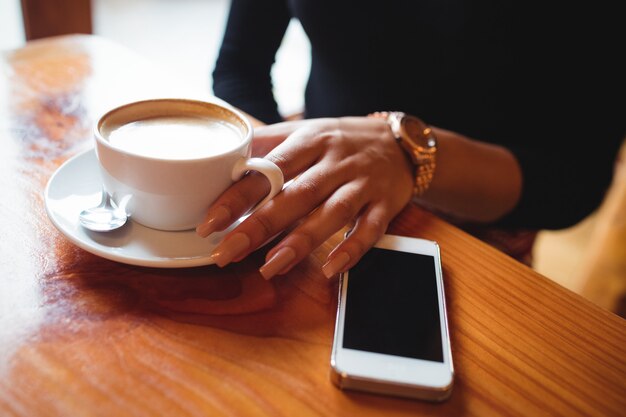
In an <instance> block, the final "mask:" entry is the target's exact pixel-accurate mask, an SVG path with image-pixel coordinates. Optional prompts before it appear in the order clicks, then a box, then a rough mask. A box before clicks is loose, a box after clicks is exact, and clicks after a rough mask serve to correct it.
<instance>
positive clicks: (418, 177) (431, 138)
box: [368, 112, 437, 197]
mask: <svg viewBox="0 0 626 417" xmlns="http://www.w3.org/2000/svg"><path fill="white" fill-rule="evenodd" d="M368 117H372V118H380V119H384V120H385V121H386V122H387V125H388V126H389V128H390V129H391V132H392V134H393V136H394V138H395V139H396V143H397V144H398V145H399V146H400V147H401V148H402V150H403V151H404V152H405V153H406V154H407V156H408V157H409V160H410V162H411V164H412V165H413V167H414V173H413V176H414V184H413V195H414V197H420V196H421V195H422V194H424V193H425V192H426V191H427V190H428V188H429V187H430V184H431V182H432V180H433V177H434V175H435V168H436V166H437V165H436V162H437V161H436V154H437V137H436V136H435V133H434V132H433V130H432V129H431V127H430V126H428V125H427V124H425V123H424V122H423V121H422V120H421V119H419V118H417V117H415V116H412V115H407V114H405V113H402V112H376V113H372V114H370V115H368Z"/></svg>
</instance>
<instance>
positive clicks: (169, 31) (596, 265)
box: [0, 0, 626, 317]
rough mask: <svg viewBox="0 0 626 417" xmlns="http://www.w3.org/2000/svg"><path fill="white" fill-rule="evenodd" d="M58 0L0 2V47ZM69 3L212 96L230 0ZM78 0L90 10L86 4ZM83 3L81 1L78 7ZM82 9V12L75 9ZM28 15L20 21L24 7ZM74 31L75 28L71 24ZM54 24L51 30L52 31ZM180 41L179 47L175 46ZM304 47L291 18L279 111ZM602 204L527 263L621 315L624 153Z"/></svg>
mask: <svg viewBox="0 0 626 417" xmlns="http://www.w3.org/2000/svg"><path fill="white" fill-rule="evenodd" d="M56 1H57V0H0V50H10V49H13V48H18V47H20V46H23V45H24V44H25V42H26V40H27V39H34V38H37V37H42V36H47V35H48V34H49V33H46V32H45V30H44V31H42V32H41V31H40V32H38V30H39V29H41V26H42V25H41V22H38V21H36V20H35V18H36V19H39V18H41V17H45V16H46V15H49V16H52V17H54V18H56V16H55V15H56V14H58V11H57V10H56V9H55V8H54V4H55V3H56ZM66 3H75V6H76V7H73V8H71V13H69V15H70V16H64V19H65V20H68V19H67V18H68V17H69V18H70V20H73V23H72V24H73V25H76V24H78V26H74V27H72V28H61V30H62V31H63V30H64V29H67V32H63V33H68V32H69V33H74V32H80V33H93V34H95V35H98V36H101V37H104V38H107V39H110V40H112V41H114V42H116V43H118V44H122V45H125V46H126V47H128V48H130V49H131V50H133V51H135V52H136V53H137V54H139V55H141V56H143V57H144V58H146V59H148V60H149V61H151V62H153V63H155V64H156V65H157V66H159V67H161V68H163V69H165V70H166V71H168V72H171V73H173V74H175V75H176V76H177V77H180V78H181V79H185V80H187V81H188V82H189V83H191V84H192V85H193V86H194V88H197V89H198V90H201V91H205V92H206V93H207V94H211V93H212V79H211V72H212V70H213V65H214V62H215V59H216V57H217V52H218V48H219V44H220V42H221V38H222V35H223V31H224V27H225V23H226V17H227V12H228V7H229V4H230V0H132V1H130V0H91V2H90V3H88V2H83V1H80V0H76V1H73V0H66ZM84 4H88V5H89V6H88V7H89V8H88V9H84ZM81 5H83V6H81ZM81 7H83V9H81ZM26 8H27V9H29V12H28V13H24V14H29V15H31V16H34V17H32V18H31V20H30V21H29V19H28V18H27V19H26V24H25V23H24V22H25V20H24V16H23V13H22V10H26ZM76 28H77V29H76ZM55 30H56V31H57V32H58V30H59V28H53V32H54V31H55ZM181 45H184V47H181ZM309 51H310V46H309V44H308V40H307V39H306V36H305V35H304V33H303V31H302V28H301V27H300V25H299V23H298V22H297V21H295V20H294V21H292V22H291V24H290V26H289V29H288V31H287V35H286V37H285V39H284V41H283V44H282V46H281V48H280V50H279V52H278V55H277V58H276V64H275V66H274V68H273V71H272V76H273V79H274V88H275V94H276V98H277V101H278V105H279V109H280V111H281V113H282V114H283V115H291V114H296V113H299V112H300V111H301V110H302V107H303V98H302V97H303V92H304V87H305V82H306V78H307V76H308V71H309V65H310V57H309ZM621 155H622V156H621V157H618V159H617V161H616V165H615V172H616V175H615V180H614V184H613V186H612V187H611V189H609V190H608V193H607V197H606V199H605V202H604V203H603V204H602V206H601V207H600V208H599V209H598V210H597V211H596V212H595V213H593V214H592V215H591V216H589V217H588V218H587V219H585V220H584V221H582V222H581V223H580V224H578V225H576V226H574V227H571V228H569V229H565V230H560V231H542V232H540V233H539V236H538V239H537V241H536V243H535V246H534V251H533V268H534V269H536V270H537V271H538V272H540V273H541V274H543V275H545V276H547V277H549V278H551V279H552V280H554V281H555V282H557V283H559V284H560V285H562V286H564V287H566V288H569V289H570V290H572V291H574V292H577V293H579V294H581V295H583V296H584V297H586V298H587V299H589V300H590V301H592V302H594V303H596V304H598V305H600V306H602V307H604V308H607V309H609V310H611V311H614V312H616V313H617V314H620V315H621V316H622V317H626V308H625V307H626V303H625V298H624V294H626V169H625V167H624V165H626V164H625V163H624V161H625V160H626V157H624V152H622V153H621Z"/></svg>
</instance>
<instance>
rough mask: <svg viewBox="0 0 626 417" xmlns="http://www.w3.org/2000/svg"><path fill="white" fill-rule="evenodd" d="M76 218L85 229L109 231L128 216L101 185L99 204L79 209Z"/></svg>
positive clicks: (120, 225) (124, 221)
mask: <svg viewBox="0 0 626 417" xmlns="http://www.w3.org/2000/svg"><path fill="white" fill-rule="evenodd" d="M78 218H79V221H80V224H81V225H83V227H84V228H86V229H89V230H93V231H95V232H109V231H111V230H115V229H118V228H120V227H122V226H124V224H125V223H126V220H127V219H128V216H127V215H126V212H125V210H124V207H118V206H116V205H115V203H114V202H113V201H111V196H110V195H109V193H108V192H107V191H106V190H105V189H104V187H103V188H102V200H101V201H100V204H98V205H97V206H95V207H91V208H88V209H85V210H83V211H81V212H80V214H79V216H78Z"/></svg>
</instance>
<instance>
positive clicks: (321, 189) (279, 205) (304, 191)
mask: <svg viewBox="0 0 626 417" xmlns="http://www.w3.org/2000/svg"><path fill="white" fill-rule="evenodd" d="M331 166H332V165H331ZM344 175H346V174H344ZM345 181H346V180H345V179H344V178H342V177H341V175H340V174H339V173H336V172H334V170H333V169H332V168H331V167H328V166H327V164H318V165H316V166H315V167H313V168H311V169H310V170H309V171H307V172H305V173H304V174H302V175H301V176H300V177H298V178H297V179H296V180H295V181H294V183H293V184H292V185H290V186H289V187H287V188H286V189H284V190H283V192H281V193H280V194H278V195H277V196H276V197H274V198H273V199H272V200H271V201H269V202H268V203H267V204H266V205H265V206H263V207H261V208H259V209H258V210H257V211H255V212H254V213H252V214H251V215H250V216H249V217H248V218H247V219H246V220H245V221H244V222H242V223H241V224H240V225H239V226H237V227H236V228H235V229H234V230H233V231H231V232H230V233H229V234H228V235H227V236H225V237H224V240H223V241H222V242H221V243H220V244H219V245H218V247H217V248H215V251H214V252H213V254H212V256H213V259H214V260H215V262H216V263H217V264H218V265H219V266H224V265H226V264H228V263H230V262H232V261H238V260H240V259H243V258H244V257H245V256H246V255H248V253H250V252H252V251H253V250H254V249H256V248H257V247H259V246H260V245H262V244H263V243H265V242H267V241H268V240H269V239H271V238H273V237H274V236H276V235H277V234H279V233H280V232H282V231H283V230H285V229H286V228H287V227H289V226H290V225H292V224H294V223H296V222H297V221H298V220H300V219H302V218H303V217H306V216H307V215H309V213H311V212H312V211H313V210H315V208H316V207H318V206H320V204H322V202H323V201H325V200H326V199H327V198H328V197H329V196H330V195H331V194H333V193H334V192H335V190H337V188H339V187H340V186H341V184H342V183H344V182H345ZM354 214H355V213H352V214H351V215H352V216H354ZM344 224H345V223H344Z"/></svg>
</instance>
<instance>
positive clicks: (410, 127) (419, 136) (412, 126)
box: [402, 116, 436, 152]
mask: <svg viewBox="0 0 626 417" xmlns="http://www.w3.org/2000/svg"><path fill="white" fill-rule="evenodd" d="M402 128H403V129H404V131H405V132H406V134H407V136H408V137H409V138H411V141H412V142H413V143H414V144H415V145H416V146H419V147H420V148H423V149H421V151H426V152H428V151H429V150H430V149H431V148H433V147H435V146H436V142H435V137H434V135H433V134H432V132H431V130H430V127H428V126H426V125H425V124H424V122H422V121H421V120H420V119H418V118H417V117H412V116H405V117H404V118H403V119H402Z"/></svg>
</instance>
